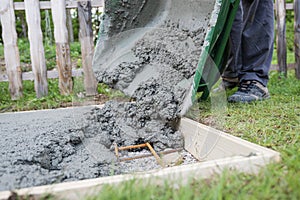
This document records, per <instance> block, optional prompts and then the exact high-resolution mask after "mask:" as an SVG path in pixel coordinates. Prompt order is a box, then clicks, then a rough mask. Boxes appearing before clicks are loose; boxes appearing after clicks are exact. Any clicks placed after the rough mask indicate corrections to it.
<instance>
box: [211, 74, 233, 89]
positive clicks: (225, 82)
mask: <svg viewBox="0 0 300 200" xmlns="http://www.w3.org/2000/svg"><path fill="white" fill-rule="evenodd" d="M238 83H239V79H238V78H225V77H223V78H222V82H221V83H220V85H219V86H218V87H217V88H216V89H214V90H213V92H221V91H225V90H231V89H233V88H235V87H236V86H238Z"/></svg>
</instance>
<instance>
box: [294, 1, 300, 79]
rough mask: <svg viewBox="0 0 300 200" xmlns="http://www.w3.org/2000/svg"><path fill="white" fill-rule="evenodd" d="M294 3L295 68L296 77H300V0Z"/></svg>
mask: <svg viewBox="0 0 300 200" xmlns="http://www.w3.org/2000/svg"><path fill="white" fill-rule="evenodd" d="M294 4H295V10H294V13H295V60H296V64H295V69H296V77H297V78H298V79H300V0H294Z"/></svg>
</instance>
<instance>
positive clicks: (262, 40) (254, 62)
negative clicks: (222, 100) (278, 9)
mask: <svg viewBox="0 0 300 200" xmlns="http://www.w3.org/2000/svg"><path fill="white" fill-rule="evenodd" d="M242 2H243V11H244V29H243V33H242V42H241V52H242V67H241V70H240V71H239V81H240V85H239V89H238V91H237V92H236V93H235V94H233V95H232V96H230V97H229V98H228V101H229V102H251V101H255V100H262V99H265V98H268V97H269V92H268V89H267V83H268V79H269V78H268V77H269V76H268V73H269V69H270V65H271V61H272V53H273V40H274V11H273V1H272V0H242Z"/></svg>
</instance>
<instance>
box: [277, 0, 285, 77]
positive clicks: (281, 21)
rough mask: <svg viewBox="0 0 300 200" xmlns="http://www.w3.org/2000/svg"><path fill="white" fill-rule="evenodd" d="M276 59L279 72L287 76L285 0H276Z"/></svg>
mask: <svg viewBox="0 0 300 200" xmlns="http://www.w3.org/2000/svg"><path fill="white" fill-rule="evenodd" d="M276 19H277V41H276V42H277V60H278V66H279V72H280V74H282V75H284V77H286V76H287V60H286V59H287V58H286V57H287V47H286V25H285V20H286V5H285V0H276Z"/></svg>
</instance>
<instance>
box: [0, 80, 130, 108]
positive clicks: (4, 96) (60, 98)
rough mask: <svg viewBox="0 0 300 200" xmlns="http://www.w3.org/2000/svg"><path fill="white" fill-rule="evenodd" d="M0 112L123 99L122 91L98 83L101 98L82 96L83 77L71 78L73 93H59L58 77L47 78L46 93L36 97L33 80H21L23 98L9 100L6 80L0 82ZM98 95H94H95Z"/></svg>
mask: <svg viewBox="0 0 300 200" xmlns="http://www.w3.org/2000/svg"><path fill="white" fill-rule="evenodd" d="M0 93H1V95H0V113H1V112H15V111H25V110H41V109H54V108H60V107H68V106H75V105H87V104H86V103H87V102H89V103H90V104H99V103H102V102H104V101H107V100H109V99H124V98H126V97H125V96H124V94H123V93H121V92H119V91H115V90H113V89H110V88H109V87H108V86H106V85H104V84H98V94H99V95H100V97H101V99H95V97H85V96H84V94H83V93H84V84H83V78H74V79H73V93H72V94H70V95H67V96H65V95H61V94H60V92H59V87H58V79H49V80H48V95H47V96H45V97H42V98H39V99H38V98H36V96H35V95H36V94H35V91H34V82H33V81H23V98H21V99H19V100H11V98H10V95H9V91H8V82H0ZM99 95H96V97H97V96H98V97H99Z"/></svg>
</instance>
